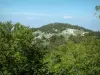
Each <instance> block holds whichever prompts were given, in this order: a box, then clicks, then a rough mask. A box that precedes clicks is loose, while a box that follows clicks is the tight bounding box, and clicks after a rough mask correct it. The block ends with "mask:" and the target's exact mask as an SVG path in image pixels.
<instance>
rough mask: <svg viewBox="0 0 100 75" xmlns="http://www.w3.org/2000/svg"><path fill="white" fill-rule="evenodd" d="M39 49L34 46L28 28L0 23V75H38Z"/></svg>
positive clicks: (40, 54)
mask: <svg viewBox="0 0 100 75" xmlns="http://www.w3.org/2000/svg"><path fill="white" fill-rule="evenodd" d="M41 49H42V48H39V47H38V46H36V45H35V44H34V35H33V31H32V30H31V29H30V28H29V27H26V26H24V25H21V24H20V23H16V24H12V23H11V22H0V73H1V74H0V75H33V74H34V75H36V74H39V72H40V67H42V64H41V62H40V60H41V58H42V51H41Z"/></svg>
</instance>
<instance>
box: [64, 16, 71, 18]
mask: <svg viewBox="0 0 100 75" xmlns="http://www.w3.org/2000/svg"><path fill="white" fill-rule="evenodd" d="M71 18H72V16H64V19H71Z"/></svg>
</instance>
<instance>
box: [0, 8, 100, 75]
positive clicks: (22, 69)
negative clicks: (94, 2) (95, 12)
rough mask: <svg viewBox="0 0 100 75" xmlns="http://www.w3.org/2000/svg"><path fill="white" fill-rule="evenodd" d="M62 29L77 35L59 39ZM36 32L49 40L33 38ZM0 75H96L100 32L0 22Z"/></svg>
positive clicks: (57, 25)
mask: <svg viewBox="0 0 100 75" xmlns="http://www.w3.org/2000/svg"><path fill="white" fill-rule="evenodd" d="M96 8H97V9H98V8H99V7H96ZM61 26H64V27H63V28H64V29H61ZM50 27H51V28H50ZM53 28H55V29H58V30H59V31H58V32H54V31H53V30H52V29H53ZM66 28H67V29H68V28H71V30H72V29H75V31H77V33H76V34H77V35H76V34H75V35H74V34H69V35H66V36H65V34H64V36H63V35H60V36H59V35H58V34H59V33H60V32H62V31H63V30H65V29H66ZM37 30H40V31H43V32H44V33H47V34H49V33H53V36H51V37H49V38H46V37H44V36H43V37H42V39H39V38H36V36H38V35H39V34H38V35H35V32H36V31H37ZM69 30H70V29H69ZM56 31H57V30H56ZM67 31H68V30H67ZM78 32H79V33H80V32H81V33H83V32H86V33H85V34H84V35H81V33H80V34H79V33H78ZM54 33H55V34H54ZM67 34H68V33H67ZM67 36H68V37H67ZM66 37H67V38H66ZM0 75H100V31H92V30H89V29H86V28H83V27H80V26H75V25H71V24H65V23H51V24H48V25H44V26H42V27H40V28H30V27H27V26H25V25H22V24H20V23H16V24H13V23H12V22H11V21H7V22H0Z"/></svg>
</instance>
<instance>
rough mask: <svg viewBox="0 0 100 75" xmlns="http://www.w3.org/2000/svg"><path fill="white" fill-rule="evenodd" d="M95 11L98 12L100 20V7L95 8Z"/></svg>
mask: <svg viewBox="0 0 100 75" xmlns="http://www.w3.org/2000/svg"><path fill="white" fill-rule="evenodd" d="M95 10H96V14H95V15H97V17H98V18H100V6H96V7H95Z"/></svg>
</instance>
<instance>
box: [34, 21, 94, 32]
mask: <svg viewBox="0 0 100 75" xmlns="http://www.w3.org/2000/svg"><path fill="white" fill-rule="evenodd" d="M66 28H71V29H78V30H83V31H92V30H89V29H86V28H84V27H80V26H78V25H71V24H68V23H50V24H48V25H44V26H42V27H40V28H33V31H36V30H41V31H43V32H46V33H56V31H54V29H57V30H59V32H61V31H63V30H65V29H66Z"/></svg>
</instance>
